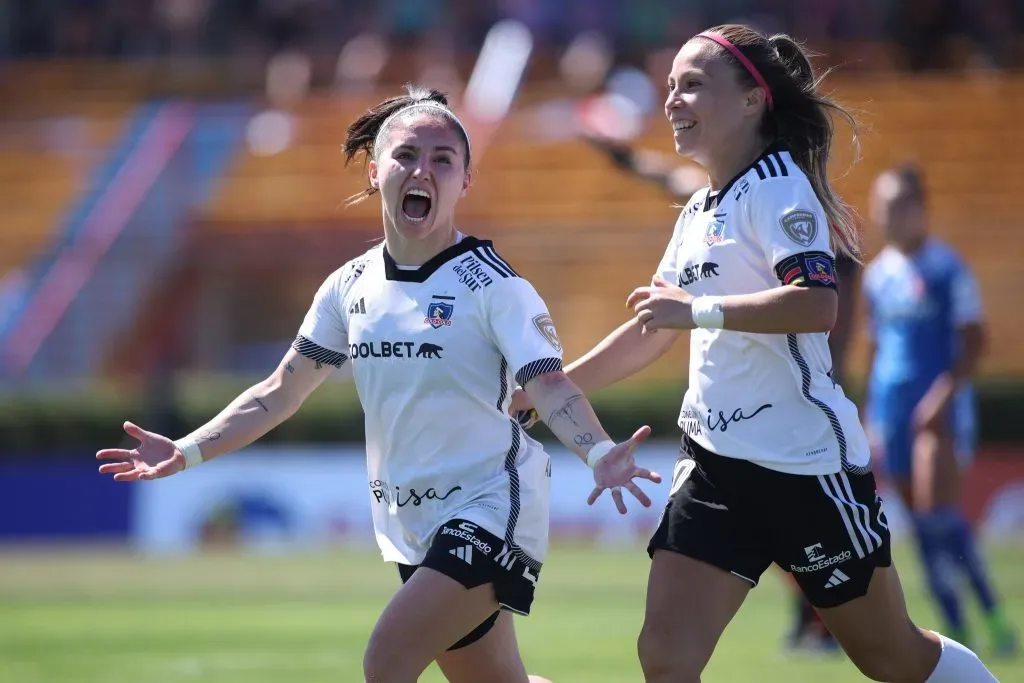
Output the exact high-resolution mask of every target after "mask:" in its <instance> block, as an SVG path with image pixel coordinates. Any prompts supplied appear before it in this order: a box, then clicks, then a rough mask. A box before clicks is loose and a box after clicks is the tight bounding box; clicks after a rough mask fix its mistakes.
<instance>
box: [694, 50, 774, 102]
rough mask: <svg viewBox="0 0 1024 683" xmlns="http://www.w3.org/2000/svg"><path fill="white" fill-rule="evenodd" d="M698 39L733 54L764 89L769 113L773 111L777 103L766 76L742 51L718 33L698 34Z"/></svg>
mask: <svg viewBox="0 0 1024 683" xmlns="http://www.w3.org/2000/svg"><path fill="white" fill-rule="evenodd" d="M697 37H698V38H707V39H708V40H713V41H715V42H716V43H718V44H719V45H721V46H722V47H724V48H725V49H726V50H728V51H729V52H730V54H732V56H733V57H735V58H736V59H737V60H738V61H739V63H740V64H742V65H743V66H744V68H746V70H747V71H748V72H750V75H751V76H753V77H754V82H755V83H757V85H758V86H760V87H762V88H764V99H765V102H766V103H767V104H768V111H771V110H772V107H773V106H774V105H775V103H774V102H773V101H772V89H771V88H769V87H768V82H767V81H766V80H764V76H762V75H761V72H760V71H758V70H757V67H756V66H754V63H753V62H752V61H750V60H749V59H747V57H746V55H744V54H743V53H742V52H740V49H739V48H738V47H736V46H735V45H733V44H732V43H730V42H729V40H728V39H727V38H723V37H722V36H720V35H718V34H717V33H698V34H697Z"/></svg>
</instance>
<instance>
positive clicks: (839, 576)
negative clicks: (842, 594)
mask: <svg viewBox="0 0 1024 683" xmlns="http://www.w3.org/2000/svg"><path fill="white" fill-rule="evenodd" d="M849 580H850V577H849V576H847V575H846V574H844V573H843V572H842V570H840V569H833V570H832V576H830V577H829V578H828V582H827V583H826V584H825V588H835V587H836V586H838V585H840V584H844V583H846V582H847V581H849Z"/></svg>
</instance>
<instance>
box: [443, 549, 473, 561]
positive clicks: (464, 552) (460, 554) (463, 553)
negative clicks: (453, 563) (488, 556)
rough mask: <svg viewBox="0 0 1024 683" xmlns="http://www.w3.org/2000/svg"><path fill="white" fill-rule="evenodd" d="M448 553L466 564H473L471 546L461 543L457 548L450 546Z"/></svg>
mask: <svg viewBox="0 0 1024 683" xmlns="http://www.w3.org/2000/svg"><path fill="white" fill-rule="evenodd" d="M448 554H449V555H454V556H455V557H457V558H459V559H460V560H462V561H463V562H465V563H466V564H473V546H471V545H462V546H459V547H458V548H452V549H451V550H449V551H448Z"/></svg>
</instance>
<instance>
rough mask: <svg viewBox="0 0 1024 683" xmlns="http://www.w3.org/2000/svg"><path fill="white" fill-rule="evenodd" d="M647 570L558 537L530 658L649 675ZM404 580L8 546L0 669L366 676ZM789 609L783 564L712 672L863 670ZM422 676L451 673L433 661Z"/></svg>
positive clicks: (343, 570) (525, 628)
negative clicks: (383, 618) (807, 652)
mask: <svg viewBox="0 0 1024 683" xmlns="http://www.w3.org/2000/svg"><path fill="white" fill-rule="evenodd" d="M992 555H993V558H994V562H995V572H996V574H997V579H998V582H999V587H1000V590H1001V592H1002V594H1003V595H1004V596H1005V597H1006V599H1007V604H1008V608H1009V613H1010V616H1011V618H1012V619H1013V621H1014V622H1015V623H1016V624H1018V625H1024V546H1022V545H1016V546H1013V547H1002V548H995V549H993V551H992ZM897 558H898V564H899V566H900V567H902V570H903V574H904V582H905V584H906V588H907V592H908V594H909V597H910V600H911V611H912V613H913V615H914V616H915V618H916V619H917V620H918V621H919V623H921V624H922V625H926V626H928V625H930V626H935V625H937V621H936V619H935V617H934V613H933V612H932V610H931V607H930V603H929V602H928V601H927V600H926V598H925V597H924V594H923V593H922V590H921V586H920V582H919V581H918V573H917V565H916V562H915V561H914V558H913V557H912V556H911V555H910V554H909V553H908V552H907V551H906V550H901V551H900V552H899V553H898V556H897ZM646 574H647V559H646V556H645V555H644V553H643V552H642V551H640V550H639V549H635V550H632V551H621V550H619V551H601V550H594V549H585V548H579V547H567V546H557V547H556V548H555V549H554V550H553V552H552V554H551V556H550V558H549V560H548V562H547V563H546V564H545V567H544V573H543V576H542V579H541V582H540V587H539V589H538V596H537V601H536V603H535V607H534V612H533V616H531V617H529V618H525V619H523V618H521V619H519V620H518V629H519V634H520V643H521V645H522V649H523V653H524V656H525V658H526V661H527V666H528V668H529V669H530V670H531V671H532V672H535V673H538V674H541V675H544V676H547V677H549V678H552V679H554V681H555V683H583V682H586V683H612V682H614V683H624V682H628V681H641V680H642V678H641V676H640V670H639V666H638V664H637V660H636V656H635V649H634V643H635V639H636V634H637V632H638V629H639V627H640V622H641V616H642V601H643V595H644V587H645V582H646ZM396 585H397V577H396V574H395V572H394V570H393V568H392V567H391V566H389V565H384V564H382V563H380V562H379V560H378V559H377V556H376V555H374V554H371V553H363V552H359V553H354V552H332V553H327V554H322V555H305V556H288V557H260V556H252V555H249V556H243V555H234V554H207V555H203V556H199V557H193V558H187V559H146V560H143V559H139V558H135V557H132V556H130V555H126V554H123V553H117V552H107V553H97V552H80V553H69V552H64V553H60V554H57V553H49V554H43V553H26V552H20V553H12V552H6V553H0V681H3V682H4V683H72V682H73V683H142V682H144V683H172V682H177V681H189V682H197V683H198V682H203V683H214V682H216V683H243V682H244V683H282V682H283V681H287V682H288V683H319V682H321V681H322V682H324V683H326V682H328V681H330V682H331V683H336V682H337V681H346V682H347V681H353V682H355V681H361V680H362V678H361V676H360V661H361V655H362V648H363V644H364V643H365V640H366V637H367V635H368V633H369V631H370V628H371V627H372V625H373V623H374V620H375V619H376V616H377V614H378V612H379V610H380V609H381V607H382V605H383V604H384V602H385V601H386V600H387V599H388V596H389V595H390V594H391V592H392V591H393V590H394V589H395V587H396ZM788 608H789V600H788V595H787V593H786V592H785V591H784V590H783V585H782V582H781V580H780V578H779V576H778V575H776V574H774V573H773V574H768V575H766V576H765V578H764V580H763V581H762V583H761V587H759V588H758V589H757V590H755V591H754V592H753V593H752V594H751V597H750V598H749V599H748V601H747V604H746V605H745V606H744V609H743V610H742V611H741V612H740V615H739V616H738V617H737V619H736V620H735V621H734V622H733V624H732V625H731V626H730V628H729V630H728V631H727V632H726V634H725V637H724V639H723V641H722V643H721V645H720V647H719V649H718V652H717V653H716V655H715V657H714V659H713V660H712V663H711V665H710V667H709V669H708V671H707V672H706V675H705V680H706V681H709V682H711V683H716V682H717V683H733V682H735V683H739V682H741V681H742V682H744V683H745V682H748V681H771V682H776V681H777V682H779V683H812V682H813V683H820V682H821V681H828V682H829V683H847V682H852V681H860V680H864V679H863V678H862V677H861V676H860V675H859V673H858V672H857V671H856V669H854V668H853V666H852V665H851V664H849V663H848V662H846V661H845V660H844V659H843V658H842V657H841V656H840V657H835V658H830V659H827V660H826V659H821V658H815V657H811V656H802V657H792V656H790V655H785V654H784V653H783V652H782V651H781V648H780V642H781V640H782V636H783V632H784V630H785V627H786V624H787V620H788V615H789V611H788ZM679 610H680V612H684V611H685V610H686V605H685V604H680V605H679ZM978 634H979V638H980V637H981V636H982V635H983V634H982V633H981V631H980V630H979V632H978ZM980 645H981V647H979V650H981V651H982V652H984V641H982V642H981V643H980ZM992 668H993V670H994V671H995V672H996V675H997V676H999V677H1000V680H1001V681H1003V683H1013V682H1014V681H1017V682H1020V681H1024V661H1021V660H1018V661H1013V662H1001V663H995V664H993V667H992ZM422 680H424V681H430V682H435V683H436V682H438V681H441V680H443V679H442V678H441V677H440V675H439V674H438V672H437V671H436V670H435V669H431V670H430V671H428V672H427V674H426V675H425V676H424V678H423V679H422Z"/></svg>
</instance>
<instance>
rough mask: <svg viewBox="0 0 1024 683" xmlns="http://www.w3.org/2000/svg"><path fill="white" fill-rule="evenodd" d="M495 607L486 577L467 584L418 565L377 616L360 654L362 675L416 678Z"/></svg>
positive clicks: (404, 678) (390, 679) (403, 678)
mask: <svg viewBox="0 0 1024 683" xmlns="http://www.w3.org/2000/svg"><path fill="white" fill-rule="evenodd" d="M497 609H498V602H497V599H496V598H495V596H494V588H493V586H492V585H491V584H489V583H484V584H480V585H477V586H475V587H473V588H467V587H465V586H463V585H462V584H461V583H459V582H458V581H456V580H455V579H453V578H452V577H450V576H446V575H445V574H443V573H441V572H440V571H437V570H435V569H432V568H430V567H420V568H419V569H418V570H417V571H416V572H415V573H414V574H413V576H411V577H410V578H409V581H408V582H406V583H405V584H404V585H403V586H402V587H401V588H400V589H399V590H398V592H397V593H395V595H394V597H392V599H391V601H390V602H389V603H388V605H387V607H385V608H384V612H383V613H382V614H381V616H380V618H379V619H378V620H377V625H376V626H375V627H374V629H373V632H372V633H371V634H370V641H369V643H368V645H367V648H366V653H365V655H364V658H363V670H364V674H365V676H366V678H367V680H372V681H382V682H386V681H392V680H398V681H406V680H415V679H416V678H417V677H418V676H419V675H420V674H421V673H422V672H423V670H424V669H426V668H427V667H428V666H429V665H430V663H431V662H432V661H434V660H435V659H436V658H437V657H438V656H440V655H441V654H442V653H443V652H445V651H446V650H447V649H448V648H449V647H450V646H451V645H452V644H453V643H455V642H457V641H458V640H460V639H461V638H462V637H463V636H465V635H466V634H467V633H469V632H470V631H472V630H473V629H474V628H476V627H477V626H479V625H480V624H481V623H482V622H483V621H484V620H486V619H487V618H488V617H490V616H491V615H492V614H494V612H495V611H496V610H497Z"/></svg>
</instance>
